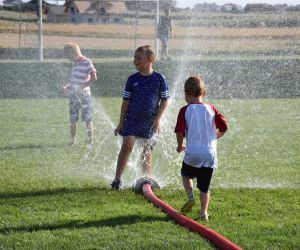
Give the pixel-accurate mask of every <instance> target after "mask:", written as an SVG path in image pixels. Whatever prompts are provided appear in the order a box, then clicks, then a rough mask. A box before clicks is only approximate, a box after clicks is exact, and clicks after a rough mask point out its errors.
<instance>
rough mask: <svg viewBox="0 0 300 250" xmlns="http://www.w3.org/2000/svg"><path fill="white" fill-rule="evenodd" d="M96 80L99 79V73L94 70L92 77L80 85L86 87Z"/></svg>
mask: <svg viewBox="0 0 300 250" xmlns="http://www.w3.org/2000/svg"><path fill="white" fill-rule="evenodd" d="M95 81H97V74H96V72H95V71H92V72H91V77H90V79H89V80H88V81H87V82H85V83H83V84H82V85H81V86H80V87H81V89H85V88H87V87H90V86H91V85H92V84H93V83H94V82H95Z"/></svg>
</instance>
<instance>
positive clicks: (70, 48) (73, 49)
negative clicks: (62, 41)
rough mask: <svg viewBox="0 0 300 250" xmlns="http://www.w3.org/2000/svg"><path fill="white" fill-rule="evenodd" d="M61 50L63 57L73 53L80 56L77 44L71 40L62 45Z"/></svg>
mask: <svg viewBox="0 0 300 250" xmlns="http://www.w3.org/2000/svg"><path fill="white" fill-rule="evenodd" d="M63 52H64V56H65V57H70V56H74V55H75V56H82V54H81V51H80V47H79V45H78V44H76V43H72V42H69V43H67V44H66V45H65V46H64V49H63Z"/></svg>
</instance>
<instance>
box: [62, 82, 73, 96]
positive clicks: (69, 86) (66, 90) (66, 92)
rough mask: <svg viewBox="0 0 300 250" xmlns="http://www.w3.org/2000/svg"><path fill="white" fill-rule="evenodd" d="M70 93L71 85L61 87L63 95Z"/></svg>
mask: <svg viewBox="0 0 300 250" xmlns="http://www.w3.org/2000/svg"><path fill="white" fill-rule="evenodd" d="M70 91H71V84H70V83H68V84H67V85H65V86H64V87H63V92H64V94H65V95H69V94H70Z"/></svg>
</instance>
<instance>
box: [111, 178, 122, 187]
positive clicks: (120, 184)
mask: <svg viewBox="0 0 300 250" xmlns="http://www.w3.org/2000/svg"><path fill="white" fill-rule="evenodd" d="M110 185H111V190H119V189H120V187H121V186H122V182H121V181H120V180H118V179H117V180H113V182H112V183H111V184H110Z"/></svg>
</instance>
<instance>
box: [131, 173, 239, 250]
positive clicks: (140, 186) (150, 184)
mask: <svg viewBox="0 0 300 250" xmlns="http://www.w3.org/2000/svg"><path fill="white" fill-rule="evenodd" d="M157 188H160V185H159V183H158V182H157V181H156V180H154V179H152V178H140V179H138V180H136V182H135V184H134V186H133V189H134V191H136V192H137V193H140V194H143V195H144V197H145V199H147V200H148V201H149V202H151V203H153V204H154V205H155V206H156V207H159V208H161V209H162V211H163V212H165V213H166V214H168V215H169V216H170V217H171V218H173V219H174V220H175V221H176V222H177V223H178V224H179V225H181V226H183V227H186V228H189V229H190V230H191V231H193V232H196V233H198V234H200V235H202V236H203V237H204V238H206V239H208V240H209V241H210V242H211V243H212V244H214V245H215V246H216V247H217V248H218V249H224V250H241V248H240V247H239V246H237V245H235V244H234V243H232V242H231V241H230V240H228V239H226V238H225V237H224V236H222V235H220V234H219V233H217V232H215V231H213V230H212V229H210V228H208V227H206V226H204V225H202V224H200V223H198V222H196V221H194V220H192V219H190V218H188V217H186V216H184V215H182V214H180V213H179V212H178V211H176V210H175V209H174V208H173V207H171V206H170V205H168V204H167V203H164V202H163V201H161V200H160V199H158V198H157V197H156V196H155V194H154V193H153V192H152V189H157Z"/></svg>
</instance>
